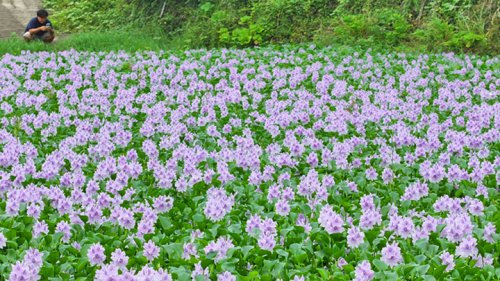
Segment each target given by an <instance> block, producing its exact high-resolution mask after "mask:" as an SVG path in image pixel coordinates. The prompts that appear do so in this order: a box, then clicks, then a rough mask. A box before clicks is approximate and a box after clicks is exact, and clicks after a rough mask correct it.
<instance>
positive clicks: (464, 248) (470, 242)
mask: <svg viewBox="0 0 500 281" xmlns="http://www.w3.org/2000/svg"><path fill="white" fill-rule="evenodd" d="M476 241H477V240H476V238H474V237H472V235H469V236H467V237H466V238H465V239H464V240H463V241H462V242H460V245H458V247H457V249H456V254H457V256H459V257H464V258H466V257H473V256H475V255H477V251H478V250H477V242H476Z"/></svg>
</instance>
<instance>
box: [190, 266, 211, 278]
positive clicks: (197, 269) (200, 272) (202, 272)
mask: <svg viewBox="0 0 500 281" xmlns="http://www.w3.org/2000/svg"><path fill="white" fill-rule="evenodd" d="M200 277H202V280H207V281H209V280H210V272H209V271H208V268H203V267H202V266H201V262H198V263H197V264H195V265H194V270H193V271H192V272H191V279H192V280H193V281H195V280H199V278H200Z"/></svg>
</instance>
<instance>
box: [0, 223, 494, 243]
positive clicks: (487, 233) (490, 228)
mask: <svg viewBox="0 0 500 281" xmlns="http://www.w3.org/2000/svg"><path fill="white" fill-rule="evenodd" d="M495 233H496V228H495V226H494V225H493V224H492V223H491V222H489V223H488V224H487V225H486V227H485V228H484V232H483V239H484V241H487V242H489V243H494V242H495V239H494V238H493V235H495ZM0 240H1V238H0ZM0 245H1V242H0ZM0 248H1V246H0Z"/></svg>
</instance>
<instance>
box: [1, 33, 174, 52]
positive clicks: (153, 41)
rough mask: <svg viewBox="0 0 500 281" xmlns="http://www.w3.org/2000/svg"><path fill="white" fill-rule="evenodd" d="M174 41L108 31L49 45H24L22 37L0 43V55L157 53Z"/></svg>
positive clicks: (66, 39)
mask: <svg viewBox="0 0 500 281" xmlns="http://www.w3.org/2000/svg"><path fill="white" fill-rule="evenodd" d="M173 47H175V46H172V42H171V41H169V40H168V39H167V38H166V37H165V36H161V35H156V36H152V35H150V34H147V33H144V32H140V31H136V32H133V31H107V32H88V33H78V34H71V35H66V36H60V38H59V39H58V40H57V41H56V42H53V43H50V44H46V43H43V42H39V41H34V42H29V43H28V42H25V41H24V39H22V38H21V37H19V36H13V37H11V38H9V39H4V40H0V55H4V54H7V53H9V54H13V55H19V54H21V53H22V52H23V51H31V52H38V51H49V52H50V51H61V50H69V49H75V50H78V51H96V52H98V51H104V52H106V51H119V50H124V51H127V52H135V51H141V50H151V51H158V50H161V49H170V48H173Z"/></svg>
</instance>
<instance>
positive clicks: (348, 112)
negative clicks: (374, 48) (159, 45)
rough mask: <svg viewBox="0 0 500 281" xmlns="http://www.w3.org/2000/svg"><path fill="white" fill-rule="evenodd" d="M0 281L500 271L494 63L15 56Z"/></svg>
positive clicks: (226, 53) (0, 94) (301, 51)
mask: <svg viewBox="0 0 500 281" xmlns="http://www.w3.org/2000/svg"><path fill="white" fill-rule="evenodd" d="M0 73H1V75H0V280H29V281H32V280H106V281H121V280H220V281H227V280H243V281H245V280H283V281H286V280H294V281H298V280H358V281H361V280H499V279H500V263H499V252H500V244H499V243H498V239H499V234H498V233H497V229H498V228H499V227H500V212H499V202H498V200H499V196H498V182H499V181H500V155H499V151H500V103H499V100H500V99H499V98H500V91H499V89H498V88H499V87H500V57H498V56H497V57H479V56H472V55H456V54H452V53H449V54H447V53H442V54H429V55H423V54H404V53H387V54H379V53H372V52H369V51H368V52H366V53H346V52H340V51H337V50H335V49H333V48H315V46H314V45H311V46H308V47H296V48H293V47H291V46H285V47H281V49H276V48H255V49H247V50H228V49H220V50H211V51H207V50H190V51H185V52H173V53H169V52H159V53H155V52H147V51H143V52H137V53H125V52H99V53H92V52H77V51H74V50H71V51H61V52H58V53H48V52H39V53H30V52H25V53H23V54H21V55H20V56H13V55H5V56H3V58H2V59H1V62H0Z"/></svg>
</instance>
